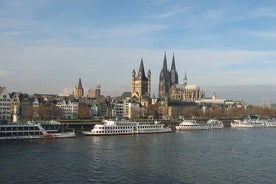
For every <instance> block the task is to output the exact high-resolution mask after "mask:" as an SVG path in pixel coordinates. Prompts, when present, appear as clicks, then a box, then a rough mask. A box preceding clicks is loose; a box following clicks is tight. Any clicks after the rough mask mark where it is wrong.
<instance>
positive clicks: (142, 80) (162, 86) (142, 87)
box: [131, 53, 178, 100]
mask: <svg viewBox="0 0 276 184" xmlns="http://www.w3.org/2000/svg"><path fill="white" fill-rule="evenodd" d="M175 84H178V73H177V71H176V67H175V59H174V54H173V58H172V66H171V70H170V71H169V70H168V69H167V56H166V53H165V55H164V61H163V67H162V70H161V72H160V76H159V99H161V100H164V99H166V98H167V97H168V96H169V91H170V88H171V86H173V85H175ZM131 86H132V88H131V96H132V97H133V96H135V97H137V98H138V99H140V100H141V99H142V98H145V97H150V95H151V94H150V93H151V71H150V70H149V71H148V73H147V76H146V75H145V69H144V63H143V59H141V62H140V67H139V71H138V74H137V76H136V72H135V70H133V71H132V85H131Z"/></svg>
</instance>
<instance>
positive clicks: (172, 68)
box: [171, 53, 176, 70]
mask: <svg viewBox="0 0 276 184" xmlns="http://www.w3.org/2000/svg"><path fill="white" fill-rule="evenodd" d="M171 70H176V67H175V59H174V53H173V58H172V67H171Z"/></svg>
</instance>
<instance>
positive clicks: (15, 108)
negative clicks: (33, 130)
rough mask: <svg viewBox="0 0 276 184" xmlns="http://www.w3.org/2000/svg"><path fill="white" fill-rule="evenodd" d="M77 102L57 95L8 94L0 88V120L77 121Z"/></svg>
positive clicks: (5, 89)
mask: <svg viewBox="0 0 276 184" xmlns="http://www.w3.org/2000/svg"><path fill="white" fill-rule="evenodd" d="M78 106H79V102H78V101H75V100H74V99H68V98H67V97H60V96H57V95H38V94H34V95H28V94H24V93H21V92H13V93H9V92H8V90H7V88H6V87H1V86H0V120H1V121H13V122H17V121H20V120H29V119H33V120H36V119H77V118H78Z"/></svg>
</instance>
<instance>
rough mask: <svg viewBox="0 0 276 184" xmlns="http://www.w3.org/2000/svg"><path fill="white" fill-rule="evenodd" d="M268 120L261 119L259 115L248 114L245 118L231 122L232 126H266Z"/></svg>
mask: <svg viewBox="0 0 276 184" xmlns="http://www.w3.org/2000/svg"><path fill="white" fill-rule="evenodd" d="M266 126H267V121H266V120H261V119H260V116H259V115H248V117H247V118H245V119H244V120H234V121H233V122H231V127H232V128H265V127H266Z"/></svg>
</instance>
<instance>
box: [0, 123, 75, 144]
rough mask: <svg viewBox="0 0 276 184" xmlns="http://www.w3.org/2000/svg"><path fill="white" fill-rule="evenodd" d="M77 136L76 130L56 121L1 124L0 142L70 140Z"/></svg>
mask: <svg viewBox="0 0 276 184" xmlns="http://www.w3.org/2000/svg"><path fill="white" fill-rule="evenodd" d="M75 136H76V135H75V131H74V129H69V128H67V127H64V126H63V125H62V124H61V123H60V122H56V121H50V122H27V123H13V122H9V123H2V124H0V140H1V139H43V138H69V137H75Z"/></svg>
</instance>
